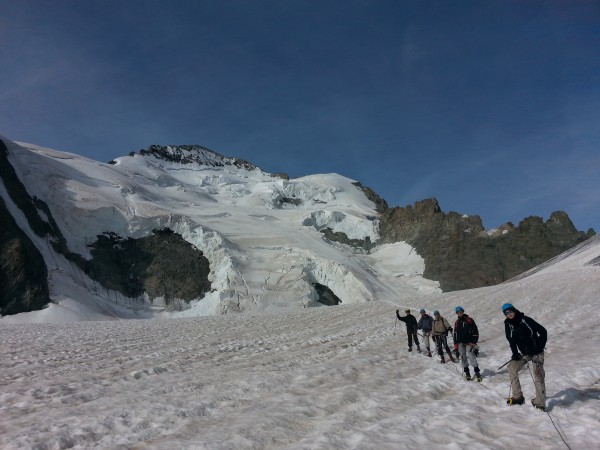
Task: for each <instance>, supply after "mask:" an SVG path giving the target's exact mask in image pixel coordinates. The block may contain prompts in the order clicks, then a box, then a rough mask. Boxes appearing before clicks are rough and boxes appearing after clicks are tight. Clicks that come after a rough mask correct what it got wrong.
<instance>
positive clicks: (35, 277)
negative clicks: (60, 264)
mask: <svg viewBox="0 0 600 450" xmlns="http://www.w3.org/2000/svg"><path fill="white" fill-rule="evenodd" d="M48 303H50V294H49V292H48V269H47V267H46V264H45V263H44V258H43V257H42V255H41V254H40V252H39V251H38V249H37V248H36V247H35V245H34V244H33V242H31V240H30V239H29V237H28V236H27V235H26V234H25V233H24V232H23V231H21V229H20V228H19V226H18V225H17V223H16V222H15V220H14V218H13V217H12V215H11V214H10V212H9V211H8V209H7V208H6V204H5V203H4V200H3V199H2V198H1V197H0V314H1V315H9V314H18V313H21V312H29V311H35V310H38V309H42V308H43V307H44V306H46V305H47V304H48Z"/></svg>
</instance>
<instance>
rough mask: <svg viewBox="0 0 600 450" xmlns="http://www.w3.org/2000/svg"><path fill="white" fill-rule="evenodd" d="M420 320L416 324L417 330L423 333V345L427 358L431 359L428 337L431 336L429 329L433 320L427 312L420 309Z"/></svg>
mask: <svg viewBox="0 0 600 450" xmlns="http://www.w3.org/2000/svg"><path fill="white" fill-rule="evenodd" d="M419 312H420V313H421V318H420V319H419V323H417V330H422V331H423V344H425V348H426V349H427V356H429V357H430V358H431V348H429V336H431V328H432V327H433V319H432V317H431V316H430V315H429V314H427V312H426V311H425V310H424V309H423V308H421V311H419Z"/></svg>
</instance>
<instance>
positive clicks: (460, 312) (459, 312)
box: [456, 311, 464, 314]
mask: <svg viewBox="0 0 600 450" xmlns="http://www.w3.org/2000/svg"><path fill="white" fill-rule="evenodd" d="M462 313H464V311H456V314H462Z"/></svg>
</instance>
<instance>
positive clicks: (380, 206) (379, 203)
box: [352, 181, 388, 213]
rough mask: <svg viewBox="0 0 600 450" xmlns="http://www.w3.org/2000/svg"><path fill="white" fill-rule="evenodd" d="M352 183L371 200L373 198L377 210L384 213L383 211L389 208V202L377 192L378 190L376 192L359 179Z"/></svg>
mask: <svg viewBox="0 0 600 450" xmlns="http://www.w3.org/2000/svg"><path fill="white" fill-rule="evenodd" d="M352 184H353V185H354V186H356V187H357V188H358V189H359V190H361V191H362V192H363V193H364V194H365V195H366V197H367V198H368V199H369V200H371V201H372V202H373V203H375V211H377V212H378V213H383V212H385V211H387V209H388V204H387V202H386V201H385V200H384V199H382V198H381V197H380V196H379V194H377V192H375V191H374V190H373V189H371V188H370V187H367V186H363V185H362V184H360V182H358V181H356V182H354V183H352Z"/></svg>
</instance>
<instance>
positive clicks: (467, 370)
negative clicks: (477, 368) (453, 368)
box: [465, 367, 471, 381]
mask: <svg viewBox="0 0 600 450" xmlns="http://www.w3.org/2000/svg"><path fill="white" fill-rule="evenodd" d="M465 379H466V380H467V381H471V372H469V368H468V367H465Z"/></svg>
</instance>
